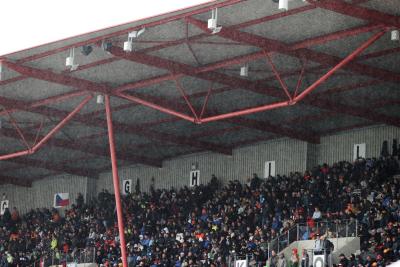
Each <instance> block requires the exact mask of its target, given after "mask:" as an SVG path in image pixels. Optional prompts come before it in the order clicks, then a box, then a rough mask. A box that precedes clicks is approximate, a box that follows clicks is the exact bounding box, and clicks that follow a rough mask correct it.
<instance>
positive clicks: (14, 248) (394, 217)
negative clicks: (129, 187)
mask: <svg viewBox="0 0 400 267" xmlns="http://www.w3.org/2000/svg"><path fill="white" fill-rule="evenodd" d="M398 170H399V166H398V162H397V160H395V159H394V158H392V157H387V158H380V159H367V160H364V159H359V160H357V161H355V162H354V163H349V162H339V163H336V164H333V165H332V166H328V165H327V164H324V165H322V166H318V167H316V168H314V169H312V170H310V171H307V172H306V173H304V174H300V173H291V174H290V175H288V176H277V177H270V178H268V179H260V178H259V177H258V176H257V175H256V174H254V177H252V178H249V179H248V181H247V182H246V183H244V184H243V183H240V182H239V181H231V182H229V183H228V184H226V185H221V184H220V183H219V181H218V179H217V178H216V177H215V176H214V177H213V178H212V179H211V181H210V182H209V183H208V184H207V185H200V186H197V187H194V188H187V187H183V188H181V189H173V188H172V189H170V190H161V189H154V188H153V187H152V188H151V189H150V190H149V192H148V193H139V194H136V193H134V194H131V195H129V196H127V197H123V201H122V206H123V212H124V221H125V229H124V231H125V237H126V241H127V251H128V262H129V266H151V267H155V266H168V267H170V266H175V267H184V266H192V267H194V266H221V267H222V266H227V261H228V258H229V256H230V255H233V254H236V255H245V254H251V255H252V261H253V262H252V263H253V264H255V266H264V265H265V263H266V261H267V260H268V257H270V258H271V257H278V258H277V261H276V265H279V266H282V267H285V266H288V265H291V266H299V265H300V264H301V255H300V256H299V255H298V253H297V252H296V253H294V255H292V257H291V258H290V259H284V258H283V257H282V256H279V255H277V252H276V251H270V252H269V253H268V251H267V247H268V242H270V241H271V240H274V239H275V238H276V237H277V236H278V235H280V234H283V233H285V232H286V231H288V230H289V229H290V228H291V227H292V226H294V225H295V224H296V223H306V224H307V225H308V226H310V227H308V229H309V231H308V232H307V234H306V235H305V236H304V235H303V238H310V239H312V238H315V237H316V235H318V234H326V233H320V232H319V231H321V230H317V229H316V228H315V227H314V226H315V223H316V222H318V221H325V220H326V221H343V220H357V221H358V225H359V229H358V233H359V236H360V237H361V251H362V253H361V254H360V255H352V256H351V258H350V259H348V258H346V257H341V259H340V260H341V261H340V265H341V266H345V267H351V266H384V265H385V264H387V263H389V262H393V261H395V260H398V259H400V255H399V248H400V223H399V221H400V207H399V200H400V181H399V179H396V178H394V177H393V175H394V174H396V173H398ZM0 224H1V225H0V266H1V267H3V266H7V267H11V266H33V264H34V263H35V264H38V263H39V261H41V262H42V263H44V266H49V265H50V264H51V263H52V262H54V261H57V262H62V261H63V259H64V256H63V255H64V254H65V253H68V254H69V255H72V256H74V255H78V253H80V252H82V251H85V252H86V253H89V252H90V251H95V252H94V255H93V259H94V261H95V262H96V263H98V264H99V265H103V266H116V265H118V264H119V263H120V262H121V259H120V250H119V237H118V229H117V223H116V214H115V202H114V196H113V195H112V194H111V193H109V192H108V191H106V190H103V191H102V192H101V193H100V194H99V195H98V197H97V198H96V199H94V200H92V201H90V203H84V200H83V197H82V195H80V196H79V197H78V199H77V202H76V204H75V205H72V207H71V208H70V209H68V210H66V211H65V214H64V215H63V216H61V215H60V213H59V211H58V210H56V209H52V210H49V209H36V210H32V211H30V212H28V213H26V214H24V215H23V216H21V215H19V214H18V211H17V209H12V210H11V211H9V210H7V211H6V212H5V214H4V215H3V216H2V217H1V220H0ZM328 230H329V229H326V231H328ZM273 265H275V261H270V266H271V267H276V266H273ZM37 266H38V265H37Z"/></svg>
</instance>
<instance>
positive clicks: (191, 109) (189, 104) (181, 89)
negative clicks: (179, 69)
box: [174, 78, 199, 121]
mask: <svg viewBox="0 0 400 267" xmlns="http://www.w3.org/2000/svg"><path fill="white" fill-rule="evenodd" d="M174 81H175V84H176V88H178V91H179V92H180V93H181V94H182V97H183V99H184V100H185V102H186V104H187V105H188V107H189V109H190V111H191V112H192V114H193V116H194V118H195V119H196V121H198V120H199V117H198V116H197V113H196V111H195V110H194V108H193V106H192V103H190V100H189V98H188V97H187V95H186V93H185V90H184V89H183V86H182V84H181V83H180V82H179V80H178V78H176V79H175V80H174Z"/></svg>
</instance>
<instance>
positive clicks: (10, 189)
mask: <svg viewBox="0 0 400 267" xmlns="http://www.w3.org/2000/svg"><path fill="white" fill-rule="evenodd" d="M88 180H93V179H89V178H87V177H81V176H73V175H65V174H63V175H58V176H55V177H51V178H46V179H43V180H39V181H36V182H33V184H32V187H21V186H15V185H4V186H1V187H0V195H1V196H2V195H3V193H5V194H6V197H7V199H8V200H9V206H10V208H11V209H12V208H13V207H17V208H18V210H19V211H20V213H26V212H28V211H29V210H31V209H35V208H43V207H46V208H51V207H52V206H53V200H54V194H55V193H69V198H70V203H71V204H74V203H75V200H76V198H77V197H78V193H82V194H83V196H84V197H85V198H86V196H87V189H88V186H87V185H88ZM94 193H95V192H92V194H94Z"/></svg>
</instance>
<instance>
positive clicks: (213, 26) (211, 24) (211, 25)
mask: <svg viewBox="0 0 400 267" xmlns="http://www.w3.org/2000/svg"><path fill="white" fill-rule="evenodd" d="M208 29H209V30H211V33H212V34H216V33H219V32H220V31H221V29H222V26H218V9H217V8H216V9H213V10H212V11H211V18H210V19H209V20H208Z"/></svg>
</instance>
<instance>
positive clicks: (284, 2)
mask: <svg viewBox="0 0 400 267" xmlns="http://www.w3.org/2000/svg"><path fill="white" fill-rule="evenodd" d="M278 8H279V10H284V11H287V10H288V9H289V0H279V4H278Z"/></svg>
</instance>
